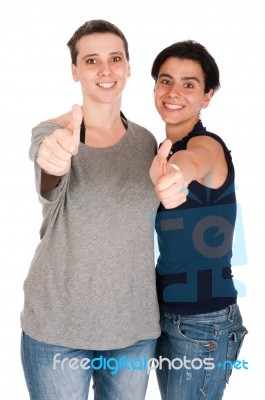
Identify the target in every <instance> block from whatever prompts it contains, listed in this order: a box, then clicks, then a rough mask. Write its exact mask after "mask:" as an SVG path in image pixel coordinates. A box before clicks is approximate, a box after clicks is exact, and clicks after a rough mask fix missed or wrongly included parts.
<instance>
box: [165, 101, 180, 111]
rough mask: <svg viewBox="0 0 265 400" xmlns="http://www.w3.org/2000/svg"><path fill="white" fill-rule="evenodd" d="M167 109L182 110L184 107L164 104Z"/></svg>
mask: <svg viewBox="0 0 265 400" xmlns="http://www.w3.org/2000/svg"><path fill="white" fill-rule="evenodd" d="M163 104H164V106H165V107H166V108H168V109H169V110H182V108H184V106H181V105H180V104H171V103H163Z"/></svg>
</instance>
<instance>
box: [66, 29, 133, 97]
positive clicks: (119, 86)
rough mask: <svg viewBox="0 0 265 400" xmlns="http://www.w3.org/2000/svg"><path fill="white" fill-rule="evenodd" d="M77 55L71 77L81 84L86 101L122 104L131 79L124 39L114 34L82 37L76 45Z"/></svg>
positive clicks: (95, 34) (96, 34) (94, 34)
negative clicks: (123, 94)
mask: <svg viewBox="0 0 265 400" xmlns="http://www.w3.org/2000/svg"><path fill="white" fill-rule="evenodd" d="M76 47H77V51H78V55H77V61H76V65H73V64H72V74H73V78H74V80H75V81H76V82H78V81H80V84H81V88H82V92H83V96H84V101H86V100H87V101H91V100H92V101H96V102H103V103H113V102H116V101H117V100H121V95H122V91H123V89H124V87H125V85H126V81H127V78H128V77H129V76H130V65H129V62H128V61H127V59H126V55H125V49H124V43H123V41H122V39H121V38H120V37H119V36H117V35H115V34H112V33H93V34H90V35H86V36H83V37H82V38H81V39H80V40H79V41H78V42H77V44H76Z"/></svg>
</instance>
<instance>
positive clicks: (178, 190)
mask: <svg viewBox="0 0 265 400" xmlns="http://www.w3.org/2000/svg"><path fill="white" fill-rule="evenodd" d="M171 147H172V142H171V141H170V140H169V139H166V140H165V141H164V142H163V144H162V145H161V147H160V149H159V151H158V153H157V155H156V156H155V158H154V160H153V163H152V165H151V168H150V178H151V180H152V182H153V184H154V185H155V192H156V194H157V197H158V198H159V200H160V202H161V203H162V204H163V206H164V207H165V208H166V209H171V208H175V207H178V206H179V205H180V204H182V203H184V202H185V201H186V200H187V193H188V190H187V187H186V186H187V185H186V183H185V180H184V176H183V174H182V172H181V171H180V169H179V168H178V166H177V165H175V164H171V163H170V162H168V161H167V158H168V155H169V152H170V149H171Z"/></svg>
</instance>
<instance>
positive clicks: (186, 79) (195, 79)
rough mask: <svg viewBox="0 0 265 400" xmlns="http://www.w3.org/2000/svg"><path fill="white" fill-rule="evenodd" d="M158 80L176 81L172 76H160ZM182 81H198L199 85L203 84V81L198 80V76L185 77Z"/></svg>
mask: <svg viewBox="0 0 265 400" xmlns="http://www.w3.org/2000/svg"><path fill="white" fill-rule="evenodd" d="M158 78H169V79H174V77H173V76H172V75H170V74H160V75H159V77H158ZM181 80H182V81H191V80H193V81H196V82H198V83H201V81H200V80H199V79H198V78H196V76H184V77H183V78H181Z"/></svg>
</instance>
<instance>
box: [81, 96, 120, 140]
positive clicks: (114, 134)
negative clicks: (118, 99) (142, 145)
mask: <svg viewBox="0 0 265 400" xmlns="http://www.w3.org/2000/svg"><path fill="white" fill-rule="evenodd" d="M83 116H84V124H85V129H86V140H85V142H86V144H88V145H90V146H92V147H107V146H111V145H113V144H115V143H118V142H119V140H120V139H121V138H122V137H123V135H124V134H125V132H126V129H125V127H124V125H123V123H122V120H121V117H120V104H115V105H113V104H111V105H110V104H102V103H101V104H95V103H92V104H84V105H83Z"/></svg>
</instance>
